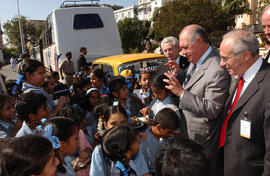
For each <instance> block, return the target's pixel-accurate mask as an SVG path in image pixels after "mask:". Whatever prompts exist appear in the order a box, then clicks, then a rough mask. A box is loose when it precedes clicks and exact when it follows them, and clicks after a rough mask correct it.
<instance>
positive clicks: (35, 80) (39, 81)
mask: <svg viewBox="0 0 270 176" xmlns="http://www.w3.org/2000/svg"><path fill="white" fill-rule="evenodd" d="M44 75H45V70H44V67H43V66H40V67H38V68H37V69H36V71H34V73H32V74H30V73H26V81H27V83H29V84H32V85H34V86H42V85H43V84H44V82H45V77H44Z"/></svg>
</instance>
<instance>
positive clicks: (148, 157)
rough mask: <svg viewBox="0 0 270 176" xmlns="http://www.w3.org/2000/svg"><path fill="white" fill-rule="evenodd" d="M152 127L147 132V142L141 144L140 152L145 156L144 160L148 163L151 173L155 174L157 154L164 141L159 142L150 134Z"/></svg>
mask: <svg viewBox="0 0 270 176" xmlns="http://www.w3.org/2000/svg"><path fill="white" fill-rule="evenodd" d="M150 130H151V127H149V128H147V129H146V130H145V133H146V139H145V141H141V143H140V151H141V152H142V154H143V157H144V160H145V162H146V163H147V166H148V169H149V171H150V173H154V172H155V165H154V162H155V157H156V154H157V152H158V151H159V147H160V145H161V144H162V143H163V140H162V141H158V140H157V139H156V138H155V136H153V134H152V133H151V132H150Z"/></svg>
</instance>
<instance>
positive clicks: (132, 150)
mask: <svg viewBox="0 0 270 176" xmlns="http://www.w3.org/2000/svg"><path fill="white" fill-rule="evenodd" d="M132 133H133V135H134V136H135V138H136V139H135V141H133V143H132V144H131V146H130V149H129V150H128V152H127V153H129V154H128V155H126V156H127V157H130V158H131V157H133V156H135V155H136V153H138V151H139V147H140V136H139V135H135V134H134V132H132Z"/></svg>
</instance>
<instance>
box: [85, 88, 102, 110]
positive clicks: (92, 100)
mask: <svg viewBox="0 0 270 176" xmlns="http://www.w3.org/2000/svg"><path fill="white" fill-rule="evenodd" d="M99 97H100V95H99V92H98V91H93V92H90V96H89V97H88V100H89V102H90V104H91V106H92V108H94V107H96V105H97V103H98V100H99Z"/></svg>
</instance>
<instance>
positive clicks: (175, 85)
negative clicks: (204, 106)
mask: <svg viewBox="0 0 270 176" xmlns="http://www.w3.org/2000/svg"><path fill="white" fill-rule="evenodd" d="M164 75H165V76H167V77H168V79H163V81H164V82H166V83H168V84H169V85H168V86H165V87H166V89H168V90H170V91H171V92H172V93H174V94H175V95H177V96H179V97H180V96H181V95H182V93H183V92H184V89H183V87H182V85H181V84H180V82H179V81H178V79H177V78H176V77H175V76H174V75H173V74H172V73H171V72H169V71H168V72H167V73H164Z"/></svg>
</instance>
